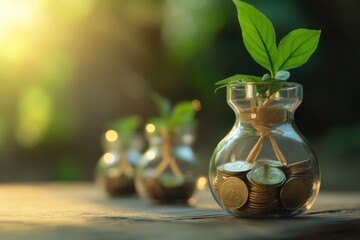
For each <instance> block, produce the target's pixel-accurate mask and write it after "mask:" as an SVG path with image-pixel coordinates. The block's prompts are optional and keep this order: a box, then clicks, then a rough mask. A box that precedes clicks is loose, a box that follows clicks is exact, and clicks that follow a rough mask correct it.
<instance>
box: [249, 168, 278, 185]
mask: <svg viewBox="0 0 360 240" xmlns="http://www.w3.org/2000/svg"><path fill="white" fill-rule="evenodd" d="M250 173H251V174H250V178H251V180H252V181H254V182H255V183H257V184H261V185H277V184H281V183H282V182H283V181H284V180H285V174H284V173H283V172H282V171H281V170H280V169H278V168H274V167H269V166H263V167H258V168H255V169H253V170H251V172H250Z"/></svg>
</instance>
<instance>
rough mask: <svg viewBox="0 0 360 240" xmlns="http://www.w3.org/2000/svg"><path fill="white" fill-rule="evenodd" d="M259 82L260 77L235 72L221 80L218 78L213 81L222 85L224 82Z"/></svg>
mask: <svg viewBox="0 0 360 240" xmlns="http://www.w3.org/2000/svg"><path fill="white" fill-rule="evenodd" d="M236 81H239V82H260V81H261V78H260V77H257V76H252V75H245V74H236V75H234V76H231V77H228V78H225V79H223V80H220V81H218V82H216V83H215V85H224V84H229V83H232V82H236Z"/></svg>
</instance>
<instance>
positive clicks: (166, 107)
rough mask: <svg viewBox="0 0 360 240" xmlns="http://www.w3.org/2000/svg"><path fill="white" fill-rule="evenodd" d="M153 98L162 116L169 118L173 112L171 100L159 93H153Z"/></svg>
mask: <svg viewBox="0 0 360 240" xmlns="http://www.w3.org/2000/svg"><path fill="white" fill-rule="evenodd" d="M151 97H152V99H153V100H154V102H155V104H156V107H157V109H158V111H159V114H160V116H161V117H164V118H166V117H169V115H170V112H171V103H170V101H169V99H166V98H164V97H162V96H161V95H160V94H158V93H157V92H152V93H151Z"/></svg>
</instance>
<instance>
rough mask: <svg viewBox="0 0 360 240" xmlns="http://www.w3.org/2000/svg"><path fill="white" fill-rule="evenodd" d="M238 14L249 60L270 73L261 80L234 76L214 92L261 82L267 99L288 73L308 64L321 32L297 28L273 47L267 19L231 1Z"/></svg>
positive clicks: (243, 75)
mask: <svg viewBox="0 0 360 240" xmlns="http://www.w3.org/2000/svg"><path fill="white" fill-rule="evenodd" d="M233 1H234V3H235V5H236V7H237V12H238V18H239V22H240V27H241V30H242V37H243V41H244V45H245V47H246V49H247V51H248V52H249V53H250V55H251V57H252V58H253V59H254V60H255V61H256V62H257V63H258V64H259V65H261V66H262V67H264V68H265V69H267V70H268V71H269V72H268V73H266V74H264V75H263V76H262V77H259V76H252V75H245V74H236V75H234V76H231V77H228V78H226V79H223V80H221V81H218V82H217V83H216V84H215V85H217V86H219V87H218V88H217V89H219V88H222V87H225V86H227V85H228V84H231V83H234V82H264V83H273V84H270V85H263V86H258V87H257V91H258V93H260V94H261V95H264V94H265V95H266V96H267V97H270V96H271V95H272V94H274V93H276V92H277V91H279V89H280V88H281V86H282V83H283V82H285V81H286V80H287V79H288V78H289V77H290V73H289V72H288V70H290V69H292V68H297V67H300V66H301V65H303V64H304V63H306V62H307V60H308V59H309V58H310V56H311V55H312V54H313V52H314V51H315V50H316V48H317V45H318V42H319V38H320V33H321V31H320V30H309V29H296V30H294V31H291V32H290V33H289V34H288V35H287V36H285V37H284V38H283V39H282V40H281V41H280V43H279V45H278V46H277V45H276V36H275V30H274V27H273V25H272V23H271V22H270V20H269V19H268V18H267V17H266V16H265V15H264V14H263V13H261V12H260V11H259V10H257V9H256V8H255V7H253V6H252V5H250V4H248V3H245V2H243V1H240V0H233Z"/></svg>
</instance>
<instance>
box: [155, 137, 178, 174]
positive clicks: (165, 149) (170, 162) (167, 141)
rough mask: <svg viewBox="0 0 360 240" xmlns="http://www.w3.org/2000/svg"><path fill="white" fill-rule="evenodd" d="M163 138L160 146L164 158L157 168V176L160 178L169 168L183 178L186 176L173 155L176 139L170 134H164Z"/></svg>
mask: <svg viewBox="0 0 360 240" xmlns="http://www.w3.org/2000/svg"><path fill="white" fill-rule="evenodd" d="M162 136H163V141H162V143H161V146H160V151H161V153H162V155H163V158H162V160H161V162H160V164H159V165H158V166H157V167H156V168H155V176H156V177H159V176H160V175H161V174H162V173H163V172H164V171H165V169H166V167H167V166H169V167H170V169H171V171H172V172H173V173H174V174H175V175H176V176H177V177H179V178H183V177H184V174H183V173H182V172H181V170H180V168H179V166H178V165H177V163H176V160H175V158H174V157H173V155H172V153H171V150H172V146H173V142H174V139H173V137H172V136H171V135H170V134H169V133H163V134H162Z"/></svg>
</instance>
